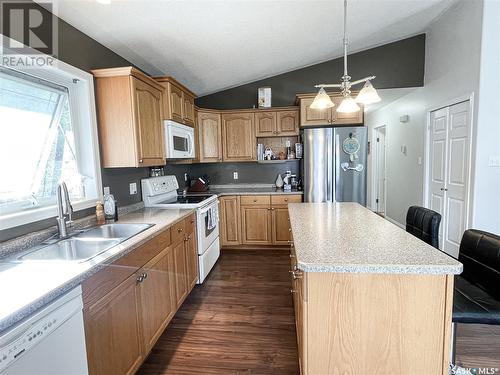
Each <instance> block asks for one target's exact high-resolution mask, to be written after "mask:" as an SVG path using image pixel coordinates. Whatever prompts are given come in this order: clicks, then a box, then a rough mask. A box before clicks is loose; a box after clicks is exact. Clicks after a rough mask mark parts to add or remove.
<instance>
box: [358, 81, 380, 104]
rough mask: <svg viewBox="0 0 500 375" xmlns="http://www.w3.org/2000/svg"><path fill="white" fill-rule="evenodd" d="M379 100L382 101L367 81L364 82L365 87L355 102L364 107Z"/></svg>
mask: <svg viewBox="0 0 500 375" xmlns="http://www.w3.org/2000/svg"><path fill="white" fill-rule="evenodd" d="M381 100H382V99H380V96H378V93H377V90H375V87H373V85H372V84H371V82H370V81H369V80H368V81H366V83H365V85H364V86H363V88H362V89H361V91H360V92H359V94H358V96H357V97H356V102H358V103H361V104H364V105H368V104H373V103H378V102H379V101H381Z"/></svg>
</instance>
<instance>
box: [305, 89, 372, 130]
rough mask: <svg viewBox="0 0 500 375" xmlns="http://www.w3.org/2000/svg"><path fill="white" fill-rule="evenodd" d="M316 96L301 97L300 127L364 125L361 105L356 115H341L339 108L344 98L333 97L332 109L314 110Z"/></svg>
mask: <svg viewBox="0 0 500 375" xmlns="http://www.w3.org/2000/svg"><path fill="white" fill-rule="evenodd" d="M314 96H315V95H312V94H310V95H299V96H298V100H299V101H300V126H301V127H307V126H318V125H349V126H355V125H363V122H364V110H363V106H362V105H361V104H360V105H359V106H360V108H361V109H360V110H359V111H358V112H354V113H339V112H337V108H338V106H339V105H340V103H341V102H342V99H343V98H342V96H339V95H331V96H330V97H331V98H332V101H333V103H334V104H335V106H334V107H332V108H327V109H312V108H310V105H311V104H312V102H313V101H314Z"/></svg>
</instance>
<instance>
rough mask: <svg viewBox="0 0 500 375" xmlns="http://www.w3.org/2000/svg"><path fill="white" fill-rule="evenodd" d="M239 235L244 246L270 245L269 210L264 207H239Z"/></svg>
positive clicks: (270, 225)
mask: <svg viewBox="0 0 500 375" xmlns="http://www.w3.org/2000/svg"><path fill="white" fill-rule="evenodd" d="M241 234H242V243H243V244H245V245H271V244H272V242H273V239H272V221H271V208H270V207H266V206H259V205H255V206H241Z"/></svg>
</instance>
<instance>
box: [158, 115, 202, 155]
mask: <svg viewBox="0 0 500 375" xmlns="http://www.w3.org/2000/svg"><path fill="white" fill-rule="evenodd" d="M163 126H164V130H165V131H164V134H165V155H166V156H165V157H166V158H167V159H193V158H194V157H195V147H194V129H193V128H190V127H189V126H186V125H182V124H179V123H178V122H175V121H170V120H166V121H164V122H163Z"/></svg>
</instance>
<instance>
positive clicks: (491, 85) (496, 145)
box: [473, 0, 500, 234]
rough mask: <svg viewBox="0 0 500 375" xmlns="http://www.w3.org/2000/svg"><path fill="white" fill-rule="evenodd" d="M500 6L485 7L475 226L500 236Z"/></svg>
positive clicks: (493, 1) (495, 2)
mask: <svg viewBox="0 0 500 375" xmlns="http://www.w3.org/2000/svg"><path fill="white" fill-rule="evenodd" d="M499 90H500V2H499V1H498V0H488V1H485V3H484V13H483V35H482V45H481V74H480V80H479V96H478V99H479V100H478V116H477V120H478V122H477V125H478V126H477V138H476V146H477V147H476V160H475V169H476V173H475V184H474V200H473V205H474V207H473V225H474V227H475V228H478V229H483V230H486V231H488V232H493V233H497V234H500V167H491V166H488V161H489V157H490V156H496V157H498V158H500V94H499V92H500V91H499Z"/></svg>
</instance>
